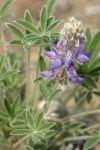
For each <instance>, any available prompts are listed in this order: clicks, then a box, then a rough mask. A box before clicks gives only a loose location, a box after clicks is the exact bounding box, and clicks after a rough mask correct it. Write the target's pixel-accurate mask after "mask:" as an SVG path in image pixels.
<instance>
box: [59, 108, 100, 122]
mask: <svg viewBox="0 0 100 150" xmlns="http://www.w3.org/2000/svg"><path fill="white" fill-rule="evenodd" d="M97 113H100V109H95V110H90V111H86V112H82V113H79V114H74V115H70V116H67V117H65V118H63V119H62V120H61V121H62V122H63V123H64V122H66V121H68V120H70V119H75V118H83V117H85V116H89V115H94V114H97Z"/></svg>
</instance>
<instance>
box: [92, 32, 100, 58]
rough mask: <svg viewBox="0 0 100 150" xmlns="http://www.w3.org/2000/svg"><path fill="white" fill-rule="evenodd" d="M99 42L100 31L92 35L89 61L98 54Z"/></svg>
mask: <svg viewBox="0 0 100 150" xmlns="http://www.w3.org/2000/svg"><path fill="white" fill-rule="evenodd" d="M99 44H100V31H99V32H97V34H96V35H95V36H94V38H93V40H92V43H91V45H90V48H89V51H90V52H91V53H92V55H91V61H93V59H95V58H96V57H97V56H98V55H99V48H98V45H99Z"/></svg>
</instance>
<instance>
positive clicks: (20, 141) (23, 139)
mask: <svg viewBox="0 0 100 150" xmlns="http://www.w3.org/2000/svg"><path fill="white" fill-rule="evenodd" d="M29 137H30V135H26V136H24V137H23V138H22V139H20V140H19V141H18V142H16V143H15V144H14V145H13V148H14V149H15V148H16V147H17V146H19V145H20V144H21V143H22V142H23V141H25V140H26V139H27V138H29Z"/></svg>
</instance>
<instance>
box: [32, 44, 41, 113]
mask: <svg viewBox="0 0 100 150" xmlns="http://www.w3.org/2000/svg"><path fill="white" fill-rule="evenodd" d="M41 53H42V46H41V47H40V50H39V55H38V64H37V68H36V78H37V77H38V75H39V59H40V56H41ZM33 96H34V101H33V109H34V111H35V109H36V104H37V101H38V98H39V89H38V87H37V85H36V84H35V85H34V93H33Z"/></svg>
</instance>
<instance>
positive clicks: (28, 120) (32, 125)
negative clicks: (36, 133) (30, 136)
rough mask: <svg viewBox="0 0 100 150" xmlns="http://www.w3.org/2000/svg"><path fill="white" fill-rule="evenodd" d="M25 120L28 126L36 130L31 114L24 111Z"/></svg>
mask: <svg viewBox="0 0 100 150" xmlns="http://www.w3.org/2000/svg"><path fill="white" fill-rule="evenodd" d="M26 119H27V122H28V123H29V126H30V127H31V128H32V129H34V130H35V128H36V125H35V122H34V120H33V117H32V114H31V113H30V111H29V110H26Z"/></svg>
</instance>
